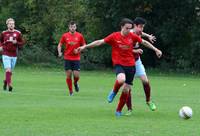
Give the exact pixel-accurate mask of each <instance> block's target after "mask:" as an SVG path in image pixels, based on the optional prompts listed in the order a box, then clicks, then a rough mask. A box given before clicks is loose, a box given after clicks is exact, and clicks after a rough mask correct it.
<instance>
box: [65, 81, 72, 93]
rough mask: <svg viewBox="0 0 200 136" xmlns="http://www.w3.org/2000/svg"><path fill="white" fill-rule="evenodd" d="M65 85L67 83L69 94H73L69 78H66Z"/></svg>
mask: <svg viewBox="0 0 200 136" xmlns="http://www.w3.org/2000/svg"><path fill="white" fill-rule="evenodd" d="M66 83H67V86H68V88H69V92H70V93H73V90H72V79H71V78H67V79H66Z"/></svg>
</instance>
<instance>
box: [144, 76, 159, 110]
mask: <svg viewBox="0 0 200 136" xmlns="http://www.w3.org/2000/svg"><path fill="white" fill-rule="evenodd" d="M140 79H141V82H142V84H143V88H144V92H145V96H146V103H147V105H148V106H149V108H150V110H152V111H154V110H156V105H155V103H153V102H152V101H151V86H150V83H149V80H148V78H147V76H146V75H142V76H140Z"/></svg>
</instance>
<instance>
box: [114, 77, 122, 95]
mask: <svg viewBox="0 0 200 136" xmlns="http://www.w3.org/2000/svg"><path fill="white" fill-rule="evenodd" d="M122 85H123V84H122V83H119V82H118V80H116V81H115V85H114V88H113V91H114V92H115V93H116V94H117V92H118V91H119V89H120V87H121V86H122Z"/></svg>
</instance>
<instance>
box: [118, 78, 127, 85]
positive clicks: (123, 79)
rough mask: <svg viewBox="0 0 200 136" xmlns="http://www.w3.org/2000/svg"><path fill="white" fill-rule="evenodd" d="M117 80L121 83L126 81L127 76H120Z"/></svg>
mask: <svg viewBox="0 0 200 136" xmlns="http://www.w3.org/2000/svg"><path fill="white" fill-rule="evenodd" d="M117 80H118V82H119V83H120V84H123V83H125V78H119V79H117Z"/></svg>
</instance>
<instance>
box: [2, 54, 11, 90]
mask: <svg viewBox="0 0 200 136" xmlns="http://www.w3.org/2000/svg"><path fill="white" fill-rule="evenodd" d="M2 60H3V65H4V69H5V79H4V85H3V89H4V90H6V89H7V86H8V87H9V86H10V88H9V90H10V91H12V87H11V75H12V70H11V57H9V56H6V55H3V56H2Z"/></svg>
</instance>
